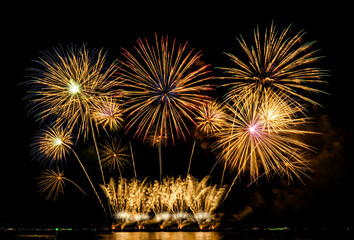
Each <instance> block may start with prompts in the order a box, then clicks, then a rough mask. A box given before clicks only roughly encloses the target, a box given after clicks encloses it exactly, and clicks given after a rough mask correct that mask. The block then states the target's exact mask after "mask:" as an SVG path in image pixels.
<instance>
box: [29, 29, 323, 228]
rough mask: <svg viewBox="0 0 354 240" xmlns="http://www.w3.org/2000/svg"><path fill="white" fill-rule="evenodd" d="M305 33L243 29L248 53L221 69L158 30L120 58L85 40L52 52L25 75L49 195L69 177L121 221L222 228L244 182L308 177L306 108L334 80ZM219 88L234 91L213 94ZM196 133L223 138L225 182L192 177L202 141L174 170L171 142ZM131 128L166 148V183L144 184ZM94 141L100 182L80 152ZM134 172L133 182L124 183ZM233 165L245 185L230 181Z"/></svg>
mask: <svg viewBox="0 0 354 240" xmlns="http://www.w3.org/2000/svg"><path fill="white" fill-rule="evenodd" d="M304 35H305V33H304V32H302V31H300V32H299V33H297V34H295V35H294V36H292V35H291V32H290V26H289V27H287V28H285V29H284V30H282V31H281V32H279V31H278V30H277V28H276V26H275V25H274V24H271V26H270V28H269V29H266V30H265V31H264V34H261V32H260V30H259V29H258V27H257V28H256V29H255V30H254V35H253V40H254V42H252V41H250V42H247V41H246V40H245V39H244V38H243V37H242V36H240V37H239V38H237V41H238V43H239V45H240V48H239V51H238V52H236V53H225V57H226V58H228V59H229V60H230V61H229V63H230V66H216V67H214V68H213V67H212V66H211V65H210V64H205V63H204V61H203V60H201V57H202V54H201V51H196V50H194V49H190V47H189V45H188V44H187V43H185V44H179V43H177V40H175V39H174V40H172V41H171V40H170V39H168V37H159V36H157V35H156V34H155V41H150V40H148V39H138V40H137V46H135V47H134V48H133V49H132V50H127V49H123V50H122V56H121V58H119V60H116V61H114V62H108V60H107V58H106V53H105V52H104V51H103V50H89V49H88V48H87V47H86V46H85V45H82V46H81V47H77V46H71V47H67V48H65V47H62V46H60V47H58V48H54V49H53V51H46V52H42V53H41V54H42V55H41V56H40V57H39V58H38V59H37V60H36V61H35V63H36V67H33V68H32V69H31V72H30V74H29V77H30V79H29V80H28V81H27V82H25V84H26V85H27V86H28V87H29V90H28V95H27V96H26V99H27V100H28V102H29V104H28V109H29V112H30V114H31V115H33V116H34V117H35V118H36V119H37V120H38V121H39V122H40V123H41V126H43V128H42V129H41V130H39V131H38V133H37V134H36V136H35V137H34V138H33V141H32V144H31V148H32V151H31V155H32V156H33V158H35V159H38V160H39V161H40V162H41V163H42V166H46V167H48V169H45V170H43V172H42V174H41V175H40V176H38V178H37V181H38V189H39V192H40V193H41V194H45V198H46V199H50V198H53V199H54V200H57V199H58V198H59V196H60V195H61V194H63V193H64V187H65V184H66V183H68V184H72V185H74V186H75V189H77V190H79V191H80V192H81V193H82V194H83V195H85V196H87V191H92V192H93V193H94V195H95V197H96V198H97V203H98V204H99V205H100V206H101V207H102V210H103V211H104V212H105V213H106V215H107V217H110V218H111V219H112V220H113V224H112V226H113V227H114V228H117V227H119V228H121V229H123V228H125V227H137V228H139V229H140V228H146V227H149V226H150V227H151V226H158V227H159V228H161V229H164V228H173V227H178V228H183V227H186V226H198V227H199V228H201V229H203V228H215V227H217V226H218V224H219V221H220V215H219V214H218V210H219V209H220V205H221V204H222V203H223V201H225V199H226V198H227V197H228V195H229V193H230V191H231V190H232V187H233V185H234V184H235V181H236V179H239V178H241V177H242V176H244V175H248V176H249V178H250V179H249V181H250V182H251V183H252V182H255V181H257V180H258V179H259V178H260V177H263V176H265V177H267V178H271V177H272V176H273V175H278V176H280V177H282V178H287V179H288V180H290V181H293V180H294V179H300V180H301V179H302V178H303V177H304V176H307V173H308V171H309V170H310V169H311V168H310V162H311V159H310V158H309V156H311V154H309V153H312V152H313V151H314V148H313V147H312V146H310V145H308V144H307V143H305V142H303V141H302V140H301V136H302V135H307V134H316V133H314V132H311V131H308V130H306V127H305V126H306V125H308V124H310V121H309V116H308V115H309V109H307V108H306V106H309V105H319V104H318V103H317V102H316V100H315V99H313V98H312V96H313V94H317V93H323V91H321V90H320V89H319V88H318V86H319V85H320V84H323V83H325V81H324V80H323V77H325V76H326V75H327V71H326V70H323V69H320V68H318V67H316V64H317V61H318V60H319V59H320V58H321V57H320V56H317V52H318V51H317V50H313V45H314V42H305V43H303V40H302V39H303V38H304ZM216 73H217V75H219V76H214V75H215V74H216ZM216 87H222V88H223V89H226V91H227V93H226V94H225V95H224V96H223V97H222V98H220V96H213V94H214V90H215V88H216ZM192 131H198V133H200V135H202V136H203V138H204V139H208V141H210V142H212V145H211V148H212V151H213V152H214V153H216V154H215V156H216V158H215V165H214V167H213V169H214V168H215V167H216V166H219V167H221V168H222V169H223V175H222V179H221V183H218V184H212V183H211V182H210V179H209V176H205V177H204V178H203V179H201V180H198V179H196V178H194V177H193V176H191V175H190V174H189V170H190V166H191V163H192V159H193V151H194V147H195V144H196V143H197V140H195V141H194V143H193V147H192V148H191V149H192V152H191V156H190V158H189V159H186V162H188V161H189V167H188V170H187V175H186V177H185V178H183V177H182V175H183V174H181V173H179V174H180V177H178V178H173V177H168V176H166V177H164V176H163V167H164V164H163V162H164V161H169V159H168V158H166V159H165V158H163V156H162V151H161V148H162V147H166V148H167V147H168V146H169V145H171V144H175V142H176V141H184V140H186V137H187V136H189V135H191V132H192ZM131 132H133V133H134V134H133V138H137V139H139V140H141V141H142V142H143V143H145V144H150V145H152V146H153V147H157V149H158V153H159V159H158V163H159V173H160V178H159V180H155V181H151V180H150V179H149V176H144V179H142V180H139V179H138V176H137V173H136V168H139V166H138V165H137V164H136V163H135V159H134V151H137V150H136V149H134V148H133V145H132V142H131V141H123V140H122V139H123V138H122V137H123V135H126V134H127V133H131ZM103 136H104V137H103ZM103 138H104V139H106V141H102V139H103ZM107 138H108V140H107ZM87 140H92V141H93V145H94V148H95V158H96V161H97V164H96V166H98V169H96V171H97V174H98V175H99V176H100V177H99V178H97V177H96V178H94V179H93V178H92V176H90V175H89V173H88V171H87V168H88V165H89V164H90V162H88V161H86V159H84V158H82V157H81V156H79V155H78V154H77V151H76V149H77V147H78V145H80V144H81V143H84V142H85V141H87ZM67 158H74V159H76V160H75V161H76V163H77V164H78V166H79V167H80V169H81V170H82V171H83V173H84V175H85V179H86V180H85V181H87V182H88V183H89V186H90V188H89V189H83V188H82V187H80V186H79V185H78V184H77V183H75V182H74V181H72V180H71V179H70V176H65V177H64V168H66V167H70V165H71V164H74V163H70V165H69V164H67V163H66V159H67ZM156 161H157V160H156ZM128 167H129V168H133V170H134V176H135V177H134V178H133V179H126V178H124V172H125V171H126V168H128ZM200 167H203V166H200ZM213 169H211V171H210V174H212V172H213ZM226 169H228V170H229V172H230V174H232V175H233V176H234V180H233V182H230V183H223V181H224V174H227V171H226ZM107 172H108V173H107ZM109 176H110V177H109ZM115 179H116V180H115ZM107 181H109V182H107Z"/></svg>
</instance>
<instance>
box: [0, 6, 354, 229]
mask: <svg viewBox="0 0 354 240" xmlns="http://www.w3.org/2000/svg"><path fill="white" fill-rule="evenodd" d="M308 2H309V1H307V2H305V3H303V2H292V3H291V4H292V5H287V6H278V5H277V4H276V3H272V2H271V1H267V3H266V4H262V5H258V3H256V2H254V3H250V4H248V5H246V6H245V5H238V4H236V3H234V4H232V5H229V2H227V1H225V2H220V1H217V2H210V3H208V2H207V1H204V3H203V4H204V5H203V6H201V5H200V6H194V7H191V6H189V5H184V4H183V3H182V2H176V3H167V2H166V5H168V6H166V7H164V8H162V6H153V5H152V3H151V5H150V4H145V5H144V6H139V3H138V2H136V3H134V4H131V5H132V6H123V5H120V4H119V3H115V4H114V5H109V4H103V2H102V3H101V2H92V3H91V2H90V3H89V2H86V3H85V5H77V6H72V5H65V4H64V3H61V4H60V5H57V6H56V5H54V4H53V6H40V5H37V6H34V5H30V4H28V5H21V6H17V5H16V4H9V5H7V6H6V7H3V13H5V14H2V17H1V30H0V31H1V42H2V45H1V47H2V51H1V58H2V64H1V85H0V86H1V90H2V94H1V121H2V124H1V127H2V129H3V130H2V134H1V136H2V144H1V145H0V146H1V156H0V159H1V160H0V178H1V179H0V184H1V185H0V189H1V198H0V199H1V204H0V222H1V226H31V225H35V226H38V225H43V224H44V225H48V226H52V225H70V224H75V225H80V224H81V225H89V224H91V223H92V224H99V223H102V221H103V222H104V215H103V213H102V211H101V209H100V206H99V204H98V203H97V201H96V199H95V198H94V196H93V194H89V196H88V197H84V196H83V195H82V194H80V192H79V191H76V190H75V189H74V188H73V187H72V186H70V185H67V188H65V195H64V196H61V197H60V198H59V199H58V201H56V202H53V201H45V200H44V197H43V196H40V195H39V194H38V192H37V188H36V186H35V179H34V178H35V177H36V176H37V175H38V173H39V172H40V170H42V169H44V166H40V164H39V163H38V162H36V161H33V160H31V158H30V155H29V152H30V148H29V145H30V144H31V141H32V137H33V136H34V134H35V133H36V131H37V130H38V129H39V124H38V123H37V122H35V120H34V117H33V116H31V115H28V114H27V109H26V104H27V102H26V101H25V100H23V98H24V97H25V95H26V91H27V90H28V89H27V88H26V86H23V85H20V86H19V84H20V83H22V82H24V81H26V80H27V79H28V77H26V75H28V72H27V71H26V69H27V68H28V67H33V66H34V63H33V62H32V60H35V59H37V57H38V56H39V55H40V53H39V52H40V51H44V50H49V51H50V50H51V49H52V48H53V47H57V46H58V44H61V45H63V46H66V45H71V44H76V45H82V44H83V43H86V44H87V48H88V49H93V48H97V49H101V48H103V49H104V50H105V51H107V52H108V60H110V61H113V60H115V59H116V58H121V57H122V55H121V51H122V49H121V48H122V47H123V48H126V49H128V50H132V49H133V46H136V40H137V38H139V37H140V38H145V37H146V38H147V39H150V40H152V41H154V33H155V32H156V33H157V35H158V36H166V35H168V37H169V38H170V39H174V38H176V41H177V42H178V43H185V42H186V41H188V47H189V49H192V48H195V49H196V50H201V51H202V53H203V57H202V60H203V61H204V62H206V63H208V64H209V63H210V64H211V65H212V67H219V66H231V65H232V63H231V62H229V61H228V59H227V57H226V56H225V55H224V54H223V52H231V53H234V54H236V53H237V51H240V48H239V45H238V43H237V40H236V37H238V36H239V34H242V36H252V34H253V29H254V28H255V27H256V26H257V24H258V26H259V27H260V29H261V31H264V29H265V28H266V27H269V26H270V24H271V22H272V21H273V20H274V23H275V25H277V28H278V29H283V28H285V27H287V26H288V25H289V24H292V28H291V29H292V32H293V33H297V32H299V31H300V30H302V29H304V30H305V32H306V35H305V36H304V41H313V40H315V41H317V43H315V45H314V47H315V48H316V49H321V51H320V53H319V55H322V56H325V57H324V58H322V59H320V60H319V62H318V65H319V67H321V68H323V69H328V70H330V76H329V77H327V78H326V79H325V80H326V81H328V85H323V86H320V88H321V89H322V90H324V91H326V92H328V93H329V95H328V96H327V95H319V96H315V98H316V100H318V101H319V102H320V103H321V104H322V105H323V107H322V108H318V107H317V108H316V107H313V109H311V111H310V116H311V117H312V118H313V125H312V128H313V129H314V130H315V131H318V132H320V133H322V134H321V135H316V136H312V137H309V138H308V139H307V143H309V144H312V145H314V146H315V147H316V149H317V154H316V155H315V156H314V159H313V161H312V168H313V170H314V171H313V172H312V173H310V176H311V179H306V178H305V179H304V182H305V185H303V184H302V183H301V182H300V181H294V183H292V184H290V185H288V184H287V183H286V182H284V181H281V179H278V178H276V177H275V178H273V179H271V180H270V181H269V182H268V181H267V180H266V179H261V180H260V181H259V182H258V184H254V185H251V186H250V187H247V184H248V181H249V179H248V178H247V177H245V178H244V179H242V181H241V182H238V183H237V184H236V186H235V187H234V189H233V191H232V192H231V195H230V197H229V198H228V200H227V201H226V202H225V204H224V205H223V206H222V209H221V211H222V212H224V213H225V216H224V220H223V221H224V224H225V226H243V225H245V226H257V225H282V226H285V225H293V226H310V227H311V226H314V227H340V228H345V227H350V226H351V227H353V226H354V220H353V215H354V206H353V202H354V195H353V184H354V180H353V177H352V175H353V170H354V169H353V167H354V159H353V154H352V153H353V142H352V138H353V136H354V135H353V121H352V109H353V103H354V100H353V86H354V84H353V74H352V73H351V71H352V68H353V67H352V61H353V57H352V56H353V41H352V33H351V31H352V16H351V15H350V14H352V13H351V12H350V11H349V9H351V8H352V7H351V6H349V5H340V4H339V3H338V1H337V2H334V4H336V5H330V1H324V2H323V1H322V2H321V4H309V3H308ZM214 4H217V5H216V6H214ZM348 4H349V2H348ZM206 5H207V6H206ZM213 74H214V75H215V76H218V75H220V74H222V73H221V72H220V71H218V70H215V71H214V72H213ZM192 134H193V133H192ZM128 137H129V136H126V138H128ZM193 140H194V139H193V138H192V137H189V138H188V139H187V141H185V142H184V141H179V142H177V143H176V145H175V146H172V144H170V145H168V147H167V149H166V148H163V152H162V154H163V164H164V165H163V171H164V174H167V175H169V176H178V175H185V174H186V171H187V167H188V159H189V155H190V151H191V148H192V144H193ZM80 146H81V147H79V148H78V151H79V153H80V154H82V156H86V157H87V159H88V161H90V158H92V154H91V155H90V149H92V144H91V145H90V142H88V143H87V144H86V145H84V146H83V145H80ZM133 150H134V156H135V159H136V165H137V171H138V177H139V178H140V179H143V178H145V177H149V179H157V178H158V174H159V172H158V154H157V149H153V148H151V147H147V146H144V145H143V144H142V143H141V142H140V141H136V140H134V141H133ZM214 158H215V156H214V155H213V154H212V153H208V152H207V151H205V150H204V149H203V148H202V147H201V146H200V142H199V143H197V146H196V149H195V154H194V157H193V162H192V168H191V173H192V175H195V176H196V177H199V178H201V177H203V176H205V175H206V174H207V173H208V172H209V171H210V169H211V167H212V166H213V163H214V162H213V161H214ZM93 161H94V160H93ZM71 166H72V167H71ZM64 169H65V175H67V176H68V177H71V178H72V179H74V180H75V181H77V182H78V183H79V184H81V185H82V186H83V187H86V188H87V189H88V185H87V183H86V181H85V180H86V179H85V178H84V176H83V175H81V174H82V173H81V172H80V170H78V166H77V163H76V162H75V161H74V159H70V158H69V159H67V162H66V164H65V166H64ZM132 171H133V170H132V168H131V167H129V166H128V167H126V169H125V172H124V173H123V175H124V176H126V177H127V178H130V177H133V172H132ZM221 171H222V169H217V170H216V171H215V172H214V173H213V175H212V178H211V181H215V183H219V181H220V174H221ZM71 174H76V175H71ZM226 181H228V183H230V182H231V181H232V175H230V174H227V179H226Z"/></svg>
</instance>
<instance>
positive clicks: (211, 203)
mask: <svg viewBox="0 0 354 240" xmlns="http://www.w3.org/2000/svg"><path fill="white" fill-rule="evenodd" d="M208 179H209V178H208V177H205V178H203V179H202V180H201V181H198V180H197V179H195V178H193V177H192V176H190V175H188V176H187V178H185V179H182V178H181V177H178V178H173V177H167V178H164V179H162V181H155V182H154V183H149V182H146V181H143V182H140V181H138V180H136V179H132V180H130V181H129V180H127V179H124V178H120V179H118V182H117V184H116V183H115V181H114V180H113V179H111V180H110V182H109V184H107V185H105V186H103V185H101V188H102V189H103V191H104V192H105V194H106V196H107V198H108V199H109V203H110V206H111V209H112V211H113V216H114V218H115V219H116V221H117V223H118V225H120V226H121V228H124V227H125V226H126V225H128V224H131V223H134V222H136V223H137V224H138V227H139V226H140V227H142V226H143V225H144V224H145V223H146V222H147V220H148V218H147V214H148V213H149V212H152V213H153V214H154V215H155V218H154V219H153V221H154V222H155V223H159V225H160V228H161V229H162V228H165V227H166V226H169V225H173V224H177V226H178V227H179V228H183V227H184V226H186V225H189V224H191V223H193V222H194V221H197V223H198V224H199V226H200V228H203V227H204V226H206V225H207V224H211V223H212V222H213V221H215V220H216V219H215V218H214V213H215V210H216V209H217V207H218V206H219V205H220V203H221V199H222V196H223V195H224V193H225V187H217V186H216V185H214V186H212V185H209V184H208V183H207V182H208Z"/></svg>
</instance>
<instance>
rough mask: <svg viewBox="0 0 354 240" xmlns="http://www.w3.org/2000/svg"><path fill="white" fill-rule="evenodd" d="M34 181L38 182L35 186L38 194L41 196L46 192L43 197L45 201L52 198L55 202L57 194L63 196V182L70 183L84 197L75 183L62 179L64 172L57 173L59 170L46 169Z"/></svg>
mask: <svg viewBox="0 0 354 240" xmlns="http://www.w3.org/2000/svg"><path fill="white" fill-rule="evenodd" d="M36 179H37V180H38V182H37V186H38V187H39V192H40V193H41V194H43V193H45V192H48V193H47V195H46V197H45V199H46V200H48V199H49V198H51V197H53V200H54V201H55V200H57V198H58V196H59V194H64V186H65V182H64V181H68V182H70V183H72V184H73V185H75V186H76V187H77V188H78V189H79V190H80V191H81V192H82V193H83V194H85V195H86V193H85V192H84V191H83V190H82V189H81V188H80V187H79V186H78V185H77V184H76V183H75V182H73V181H71V180H70V179H68V178H66V177H64V171H59V169H58V170H57V172H55V171H54V170H53V169H46V170H44V171H43V172H42V173H41V175H39V176H38V177H37V178H36Z"/></svg>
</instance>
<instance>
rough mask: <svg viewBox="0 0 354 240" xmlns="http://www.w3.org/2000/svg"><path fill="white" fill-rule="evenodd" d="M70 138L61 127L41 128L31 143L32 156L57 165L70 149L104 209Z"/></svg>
mask: <svg viewBox="0 0 354 240" xmlns="http://www.w3.org/2000/svg"><path fill="white" fill-rule="evenodd" d="M71 140H72V138H71V135H70V134H69V133H68V131H64V130H63V129H62V128H61V127H58V126H54V127H52V128H48V129H45V130H41V131H40V133H39V134H38V136H37V137H36V138H35V141H34V143H33V144H32V154H33V155H34V156H38V158H39V159H40V160H43V161H45V160H50V165H51V164H52V163H54V162H55V163H57V165H58V162H59V161H62V160H63V159H65V157H66V155H67V154H68V153H69V152H70V151H71V152H72V153H73V154H74V155H75V157H76V159H77V160H78V162H79V164H80V166H81V168H82V170H83V171H84V173H85V175H86V177H87V179H88V181H89V182H90V185H91V187H92V189H93V190H94V192H95V194H96V196H97V199H98V200H99V202H100V204H101V206H102V208H103V210H104V211H106V210H105V208H104V206H103V204H102V201H101V199H100V197H99V196H98V194H97V191H96V189H95V187H94V185H93V183H92V181H91V179H90V177H89V175H88V174H87V171H86V169H85V167H84V165H83V164H82V162H81V160H80V158H79V156H78V155H77V154H76V153H75V151H74V150H73V149H72V145H73V143H72V141H71ZM60 180H62V179H60Z"/></svg>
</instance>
